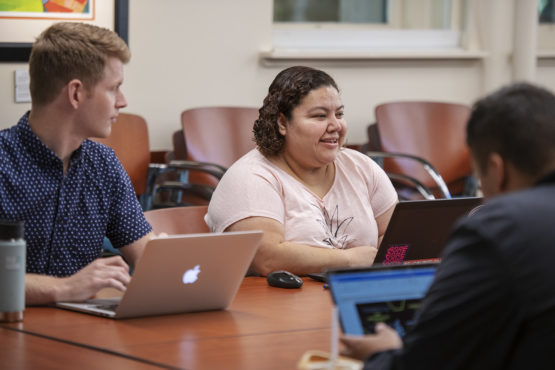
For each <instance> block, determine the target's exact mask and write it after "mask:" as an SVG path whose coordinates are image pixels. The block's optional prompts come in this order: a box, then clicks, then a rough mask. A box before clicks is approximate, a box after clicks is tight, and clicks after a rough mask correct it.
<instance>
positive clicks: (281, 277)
mask: <svg viewBox="0 0 555 370" xmlns="http://www.w3.org/2000/svg"><path fill="white" fill-rule="evenodd" d="M266 280H267V281H268V285H270V286H275V287H278V288H285V289H295V288H300V287H301V286H302V285H303V280H302V279H301V278H300V277H298V276H297V275H295V274H293V273H291V272H289V271H284V270H277V271H272V272H270V273H269V274H268V276H267V277H266Z"/></svg>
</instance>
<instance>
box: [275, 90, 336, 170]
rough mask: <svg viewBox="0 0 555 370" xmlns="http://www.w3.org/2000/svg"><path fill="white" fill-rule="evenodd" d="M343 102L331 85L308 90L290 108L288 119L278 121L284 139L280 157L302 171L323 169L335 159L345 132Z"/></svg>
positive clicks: (282, 116)
mask: <svg viewBox="0 0 555 370" xmlns="http://www.w3.org/2000/svg"><path fill="white" fill-rule="evenodd" d="M343 110H344V107H343V103H342V102H341V97H340V95H339V92H338V91H337V90H336V89H335V88H334V87H333V86H322V87H319V88H317V89H314V90H312V91H310V92H309V93H308V94H307V95H306V96H305V97H304V98H303V99H302V100H301V102H300V104H299V105H298V106H296V107H295V108H294V109H293V112H292V114H291V119H287V118H286V117H285V116H284V115H283V114H281V115H280V117H279V119H278V125H279V131H280V133H281V134H282V135H284V136H285V147H284V151H283V154H284V155H285V156H286V157H287V158H288V160H291V159H292V160H294V161H295V162H296V163H297V164H298V165H300V166H301V167H305V168H319V167H323V166H325V165H327V164H329V163H331V162H333V161H334V160H335V157H336V156H337V153H338V151H339V149H340V148H341V146H342V145H343V142H344V141H345V135H346V133H347V124H346V122H345V120H344V118H343Z"/></svg>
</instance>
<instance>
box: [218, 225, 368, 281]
mask: <svg viewBox="0 0 555 370" xmlns="http://www.w3.org/2000/svg"><path fill="white" fill-rule="evenodd" d="M246 230H262V231H264V236H263V237H262V241H261V243H260V246H259V248H258V252H257V253H256V255H255V257H254V260H253V263H252V267H253V268H254V270H255V271H256V272H257V273H259V274H261V275H267V274H269V273H270V272H272V271H275V270H287V271H290V272H292V273H294V274H298V275H304V274H309V273H314V272H322V271H323V270H324V269H326V268H336V267H352V266H368V265H371V264H372V262H373V261H374V257H375V256H376V251H377V249H376V247H375V246H360V247H354V248H349V249H335V248H321V247H313V246H309V245H304V244H297V243H292V242H287V241H285V237H284V235H285V233H284V230H283V225H282V224H281V223H279V222H278V221H276V220H273V219H270V218H266V217H249V218H246V219H243V220H240V221H238V222H236V223H234V224H233V225H231V226H230V227H228V228H227V229H226V231H246Z"/></svg>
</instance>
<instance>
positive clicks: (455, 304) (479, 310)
mask: <svg viewBox="0 0 555 370" xmlns="http://www.w3.org/2000/svg"><path fill="white" fill-rule="evenodd" d="M467 142H468V145H469V147H470V150H471V152H472V157H473V161H474V164H475V168H476V170H477V173H478V176H479V178H480V180H481V186H482V191H483V193H484V196H485V197H486V199H487V201H486V202H485V205H484V206H483V207H482V208H481V209H480V210H479V211H478V212H477V213H476V214H474V215H473V216H472V217H469V218H466V219H465V220H462V221H460V223H459V224H458V226H457V227H456V229H455V231H454V232H453V234H452V235H451V237H450V240H449V242H448V245H447V247H446V249H445V251H444V255H443V256H442V262H441V264H440V266H439V269H438V271H437V275H436V277H435V280H434V282H433V283H432V285H431V287H430V289H429V291H428V293H427V295H426V297H425V298H424V300H423V304H422V306H421V308H420V310H419V312H418V313H417V317H416V322H415V325H414V326H413V327H412V328H411V329H410V330H409V331H408V332H407V334H406V335H405V336H404V337H403V338H402V339H401V338H400V337H399V336H398V335H397V334H396V332H395V331H394V330H393V329H391V328H390V327H388V326H386V325H385V324H380V325H378V326H377V328H376V333H375V334H371V335H367V336H360V337H356V336H343V337H342V338H341V341H342V343H343V344H344V346H345V347H344V350H343V354H344V355H348V356H352V357H355V358H359V359H364V360H365V367H364V368H365V369H380V370H383V369H443V370H445V369H473V370H475V369H488V370H493V369H504V370H506V369H525V368H526V369H552V368H553V354H554V353H555V340H553V339H554V338H555V267H554V261H555V243H554V240H555V227H554V225H555V224H554V221H553V220H555V201H554V200H555V96H554V95H553V94H552V93H551V92H550V91H548V90H546V89H544V88H541V87H538V86H534V85H530V84H526V83H519V84H514V85H511V86H508V87H504V88H502V89H500V90H498V91H496V92H494V93H493V94H491V95H489V96H487V97H485V98H483V99H481V100H479V101H478V102H476V103H475V105H474V107H473V111H472V114H471V116H470V118H469V121H468V126H467Z"/></svg>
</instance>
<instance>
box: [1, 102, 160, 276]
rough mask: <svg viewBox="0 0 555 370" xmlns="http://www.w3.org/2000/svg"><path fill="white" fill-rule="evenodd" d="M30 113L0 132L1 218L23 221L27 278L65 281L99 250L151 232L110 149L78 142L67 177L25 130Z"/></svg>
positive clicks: (51, 154)
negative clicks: (104, 243)
mask: <svg viewBox="0 0 555 370" xmlns="http://www.w3.org/2000/svg"><path fill="white" fill-rule="evenodd" d="M28 118H29V112H27V113H26V114H25V115H24V116H23V117H22V118H21V119H20V121H19V123H18V124H17V125H15V126H13V127H11V128H8V129H5V130H2V131H0V159H1V160H0V218H3V219H8V220H18V221H24V223H25V241H26V243H27V272H28V273H37V274H46V275H52V276H60V277H61V276H69V275H72V274H74V273H75V272H77V271H79V270H80V269H82V268H83V267H85V266H86V265H88V264H89V263H91V262H92V261H93V260H94V259H95V258H97V257H98V256H99V255H100V253H101V251H102V241H103V239H104V236H107V237H108V238H109V239H110V241H111V242H112V244H113V245H114V246H115V247H116V248H121V247H123V246H125V245H128V244H130V243H132V242H134V241H136V240H138V239H140V238H142V237H143V236H145V235H146V234H148V233H149V232H150V231H151V230H152V228H151V227H150V225H149V224H148V222H147V221H146V220H145V218H144V215H143V212H142V210H141V207H140V205H139V202H138V201H137V197H136V195H135V192H134V190H133V185H132V184H131V181H130V180H129V176H128V175H127V173H126V172H125V170H124V169H123V167H122V165H121V163H120V162H119V160H118V159H117V157H116V155H115V154H114V152H113V150H112V149H110V148H108V147H107V146H105V145H102V144H99V143H97V142H94V141H91V140H85V141H84V142H83V144H82V145H81V147H79V149H77V150H76V151H75V152H74V153H73V154H72V157H71V160H70V164H69V166H68V169H67V172H66V174H65V175H64V173H63V164H62V161H61V159H59V158H58V157H57V156H56V155H55V154H54V152H52V151H51V150H50V149H48V148H47V147H46V146H45V145H44V144H43V143H42V142H41V141H40V140H39V139H38V137H37V136H36V135H35V134H34V133H33V131H32V130H31V127H30V126H29V121H28Z"/></svg>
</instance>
